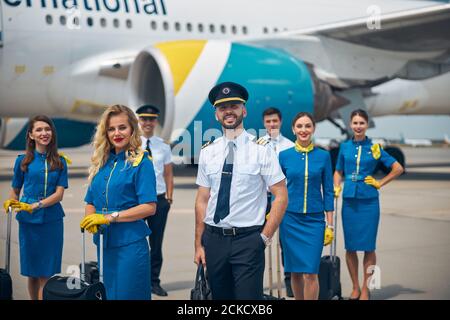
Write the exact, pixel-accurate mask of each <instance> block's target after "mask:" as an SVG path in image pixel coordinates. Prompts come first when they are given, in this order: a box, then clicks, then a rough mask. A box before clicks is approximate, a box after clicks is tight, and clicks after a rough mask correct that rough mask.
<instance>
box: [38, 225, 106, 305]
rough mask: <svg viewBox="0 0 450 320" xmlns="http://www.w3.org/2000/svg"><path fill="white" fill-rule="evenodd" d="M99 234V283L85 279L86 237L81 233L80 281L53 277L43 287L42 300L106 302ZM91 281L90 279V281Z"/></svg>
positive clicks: (101, 235)
mask: <svg viewBox="0 0 450 320" xmlns="http://www.w3.org/2000/svg"><path fill="white" fill-rule="evenodd" d="M99 232H100V261H101V263H100V270H99V281H98V282H88V281H87V279H86V268H85V267H86V261H85V260H86V236H85V232H84V229H81V233H82V247H83V253H82V258H81V273H80V279H74V278H73V277H62V276H53V277H51V278H50V279H49V280H48V281H47V283H46V284H45V286H44V289H43V299H44V300H106V290H105V286H104V285H103V230H102V228H100V229H99ZM90 281H92V278H91V279H90Z"/></svg>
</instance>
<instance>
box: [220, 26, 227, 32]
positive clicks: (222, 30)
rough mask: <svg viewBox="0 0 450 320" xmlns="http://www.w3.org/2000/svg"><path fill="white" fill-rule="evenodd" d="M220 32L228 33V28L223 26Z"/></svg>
mask: <svg viewBox="0 0 450 320" xmlns="http://www.w3.org/2000/svg"><path fill="white" fill-rule="evenodd" d="M220 32H222V33H227V27H225V26H224V25H223V24H222V25H221V26H220Z"/></svg>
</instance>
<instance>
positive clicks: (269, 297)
mask: <svg viewBox="0 0 450 320" xmlns="http://www.w3.org/2000/svg"><path fill="white" fill-rule="evenodd" d="M276 238H277V250H276V261H277V295H276V296H274V295H273V289H272V288H273V276H272V244H270V245H269V246H268V248H267V255H268V258H267V259H268V260H269V270H268V271H269V294H264V295H263V300H285V298H284V297H282V296H281V258H280V256H281V246H280V236H279V234H278V232H277V233H276Z"/></svg>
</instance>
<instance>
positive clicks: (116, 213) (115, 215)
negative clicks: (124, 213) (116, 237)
mask: <svg viewBox="0 0 450 320" xmlns="http://www.w3.org/2000/svg"><path fill="white" fill-rule="evenodd" d="M111 218H112V222H116V221H117V219H118V218H119V211H115V212H113V213H111Z"/></svg>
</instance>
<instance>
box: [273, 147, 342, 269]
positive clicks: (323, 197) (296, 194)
mask: <svg viewBox="0 0 450 320" xmlns="http://www.w3.org/2000/svg"><path fill="white" fill-rule="evenodd" d="M279 158H280V165H281V169H282V170H283V173H284V174H285V175H286V179H287V189H288V196H289V201H288V207H287V210H286V213H285V215H284V218H283V220H282V222H281V224H280V238H281V243H282V245H283V250H284V270H285V271H286V272H298V273H310V274H317V273H319V265H320V257H321V255H322V248H323V241H324V232H325V215H324V211H333V210H334V205H333V177H332V168H331V158H330V154H329V153H328V151H325V150H323V149H320V148H316V147H315V148H314V149H313V150H312V151H310V152H298V151H297V150H296V149H295V147H293V148H290V149H287V150H285V151H282V152H281V153H280V156H279Z"/></svg>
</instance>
